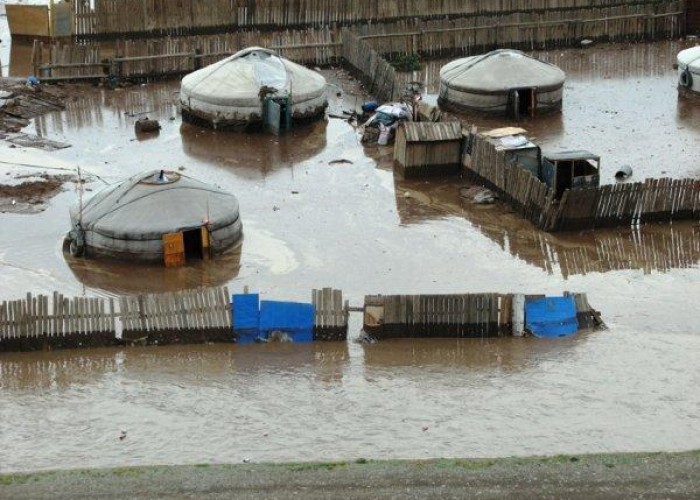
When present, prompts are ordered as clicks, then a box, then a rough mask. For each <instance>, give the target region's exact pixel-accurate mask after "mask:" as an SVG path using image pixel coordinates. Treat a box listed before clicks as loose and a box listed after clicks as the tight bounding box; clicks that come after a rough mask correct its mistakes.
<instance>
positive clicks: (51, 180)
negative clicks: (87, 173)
mask: <svg viewBox="0 0 700 500" xmlns="http://www.w3.org/2000/svg"><path fill="white" fill-rule="evenodd" d="M14 179H15V180H18V179H27V180H24V181H21V182H20V183H18V184H0V212H1V213H8V212H9V213H17V214H33V213H38V212H43V211H44V210H45V209H46V204H47V202H48V201H49V200H50V199H51V198H53V197H54V196H56V195H57V194H58V193H59V192H60V191H61V186H62V185H63V183H64V182H67V181H69V180H71V179H72V177H71V176H69V175H56V176H52V175H48V174H41V175H36V176H34V175H32V176H27V175H23V176H17V177H15V178H14Z"/></svg>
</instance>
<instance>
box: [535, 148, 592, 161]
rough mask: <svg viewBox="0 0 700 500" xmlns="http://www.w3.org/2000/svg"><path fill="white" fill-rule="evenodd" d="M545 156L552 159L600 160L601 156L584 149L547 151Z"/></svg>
mask: <svg viewBox="0 0 700 500" xmlns="http://www.w3.org/2000/svg"><path fill="white" fill-rule="evenodd" d="M543 156H544V157H545V158H546V159H548V160H550V161H567V160H596V161H598V160H600V156H598V155H597V154H593V153H591V152H590V151H586V150H583V149H579V150H576V151H558V152H556V153H546V154H544V155H543Z"/></svg>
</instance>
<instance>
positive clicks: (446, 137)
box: [404, 122, 462, 142]
mask: <svg viewBox="0 0 700 500" xmlns="http://www.w3.org/2000/svg"><path fill="white" fill-rule="evenodd" d="M404 130H405V131H406V142H434V141H454V140H461V139H462V124H461V123H460V122H439V123H432V122H421V123H414V122H407V123H405V124H404Z"/></svg>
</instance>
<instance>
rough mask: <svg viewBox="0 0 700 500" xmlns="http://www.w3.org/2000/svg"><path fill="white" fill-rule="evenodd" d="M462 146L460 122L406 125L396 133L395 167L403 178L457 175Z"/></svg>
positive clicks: (411, 123) (412, 123) (410, 123)
mask: <svg viewBox="0 0 700 500" xmlns="http://www.w3.org/2000/svg"><path fill="white" fill-rule="evenodd" d="M462 143H463V137H462V125H461V124H460V122H440V123H431V122H421V123H415V122H407V123H404V124H403V125H401V126H400V127H399V129H398V131H397V132H396V142H395V145H394V165H395V167H396V169H397V170H398V171H399V173H400V174H401V175H402V176H403V177H404V178H411V177H429V176H436V175H452V174H458V173H459V171H460V166H461V159H462Z"/></svg>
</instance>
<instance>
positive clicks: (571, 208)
mask: <svg viewBox="0 0 700 500" xmlns="http://www.w3.org/2000/svg"><path fill="white" fill-rule="evenodd" d="M466 158H467V161H465V167H464V174H465V176H466V177H468V178H471V179H473V180H475V181H476V182H479V183H482V184H484V185H486V186H487V187H488V188H490V189H492V190H494V191H495V192H496V193H498V195H499V196H500V197H501V198H502V199H503V200H504V201H506V202H507V203H509V204H510V205H512V206H513V208H514V209H515V210H516V211H517V212H518V213H520V214H521V215H523V216H524V217H526V218H528V219H530V221H532V223H533V224H535V226H537V227H538V228H540V229H542V230H545V231H551V232H554V231H571V230H579V229H593V228H601V227H614V226H625V225H626V226H629V225H636V224H641V223H644V222H668V221H672V220H687V219H700V180H697V179H666V178H663V179H647V180H645V181H644V182H635V183H624V184H615V185H605V186H600V187H597V188H586V189H575V190H569V189H567V190H565V191H564V193H563V195H562V197H561V200H555V199H554V191H553V190H552V189H550V188H549V187H548V186H547V185H546V184H545V183H544V182H542V181H540V180H539V179H538V178H537V177H535V176H534V175H533V174H531V173H530V172H529V171H528V170H526V169H525V168H524V167H522V166H520V165H519V164H518V163H517V162H516V161H514V160H512V159H508V158H507V157H506V154H505V151H503V150H502V149H500V148H498V146H496V145H495V144H493V143H491V142H490V141H489V140H488V139H487V138H485V137H484V136H482V135H480V134H476V135H475V139H474V143H473V145H472V151H471V154H470V155H468V156H467V157H466Z"/></svg>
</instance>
